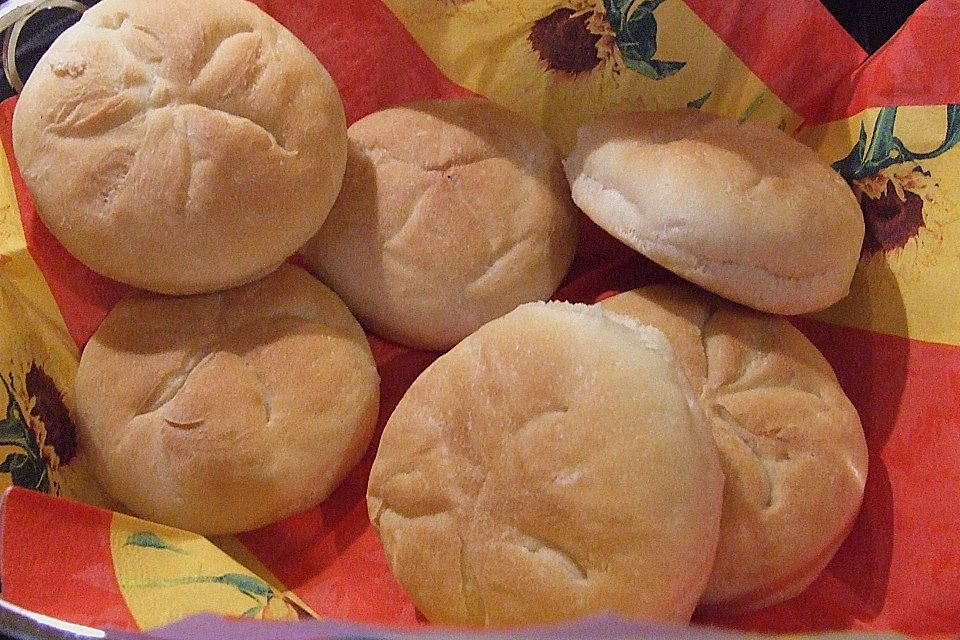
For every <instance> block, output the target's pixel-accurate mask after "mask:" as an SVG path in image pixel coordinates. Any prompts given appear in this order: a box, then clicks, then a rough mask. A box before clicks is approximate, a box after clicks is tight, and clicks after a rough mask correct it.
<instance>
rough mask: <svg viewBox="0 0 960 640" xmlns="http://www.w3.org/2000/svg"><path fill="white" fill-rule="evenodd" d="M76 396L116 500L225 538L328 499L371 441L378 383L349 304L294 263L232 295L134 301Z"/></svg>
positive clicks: (109, 328) (96, 466) (86, 360)
mask: <svg viewBox="0 0 960 640" xmlns="http://www.w3.org/2000/svg"><path fill="white" fill-rule="evenodd" d="M75 397H76V408H77V409H76V410H77V415H76V418H77V427H78V432H79V439H80V443H81V446H82V447H83V448H84V449H85V450H86V452H87V453H88V454H89V459H90V462H91V464H90V468H91V469H93V471H94V473H95V475H96V476H97V479H98V480H99V481H100V482H101V484H102V485H103V487H104V488H105V489H106V491H107V492H108V493H109V494H110V495H111V496H112V497H113V498H115V499H116V500H118V501H120V502H121V503H122V504H123V505H125V506H126V507H127V508H128V509H129V510H130V512H131V513H133V514H135V515H137V516H140V517H143V518H147V519H149V520H153V521H155V522H160V523H163V524H168V525H172V526H175V527H180V528H182V529H189V530H191V531H196V532H198V533H202V534H221V533H233V532H237V531H245V530H248V529H254V528H257V527H260V526H262V525H266V524H268V523H270V522H273V521H274V520H277V519H280V518H282V517H284V516H287V515H291V514H293V513H296V512H298V511H301V510H303V509H306V508H307V507H310V506H312V505H314V504H316V503H318V502H320V501H321V500H323V499H324V498H326V497H327V495H329V494H330V492H332V491H333V490H334V489H335V488H336V487H337V485H339V484H340V482H341V481H342V479H343V478H344V476H345V475H346V473H347V471H349V469H350V468H351V467H352V466H353V465H354V464H355V463H356V462H357V461H358V460H359V459H360V457H361V456H362V454H363V452H364V451H365V449H366V447H367V445H368V443H369V441H370V438H371V435H372V432H373V428H374V426H375V423H376V419H377V411H378V399H379V376H378V374H377V370H376V366H375V364H374V361H373V357H372V355H371V353H370V348H369V346H368V344H367V341H366V338H365V336H364V333H363V331H362V330H361V328H360V325H359V324H357V321H356V320H355V319H354V318H353V316H351V315H350V312H349V310H348V309H347V308H346V306H345V305H344V304H343V303H342V302H341V301H340V300H339V299H338V298H337V297H336V295H335V294H334V293H333V292H331V291H330V290H329V289H327V288H326V287H325V286H323V285H322V284H321V283H320V282H318V281H317V280H316V279H315V278H313V277H312V276H311V275H309V274H308V273H306V272H305V271H303V270H302V269H299V268H297V267H292V266H289V265H284V266H282V267H281V268H280V269H279V270H278V271H276V272H275V273H273V274H271V275H270V276H268V277H267V278H265V279H264V280H261V281H258V282H255V283H252V284H249V285H246V286H245V287H242V288H239V289H234V290H230V291H226V292H223V293H217V294H206V295H200V296H192V297H185V298H127V299H125V300H122V301H121V302H120V303H119V304H117V306H116V307H115V308H114V309H113V310H112V311H111V312H110V314H109V315H108V316H107V318H106V319H105V320H104V321H103V324H102V325H101V326H100V328H99V329H97V332H96V333H95V334H94V336H93V337H92V338H91V339H90V342H89V343H88V344H87V346H86V348H85V349H84V351H83V356H82V357H81V359H80V368H79V370H78V371H77V378H76V388H75Z"/></svg>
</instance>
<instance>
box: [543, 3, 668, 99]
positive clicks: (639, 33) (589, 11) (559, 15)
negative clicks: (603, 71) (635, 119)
mask: <svg viewBox="0 0 960 640" xmlns="http://www.w3.org/2000/svg"><path fill="white" fill-rule="evenodd" d="M664 1H665V0H603V1H602V2H599V0H597V1H590V0H573V1H572V2H571V3H570V6H567V7H560V8H558V9H555V10H554V11H552V12H551V13H548V14H547V15H545V16H543V17H542V18H540V19H538V20H536V21H535V22H534V23H533V25H532V27H531V28H530V34H529V36H528V39H529V41H530V45H531V47H532V48H533V49H534V51H536V52H537V54H538V55H539V57H540V60H541V61H542V62H543V64H544V65H545V66H546V68H547V69H548V70H550V71H554V72H557V73H560V74H567V75H570V76H576V75H578V74H582V73H588V72H591V71H594V70H595V69H597V68H598V67H607V68H609V69H610V70H611V72H612V73H614V74H619V73H621V72H622V71H623V70H624V69H630V70H632V71H636V72H637V73H640V74H641V75H643V76H645V77H647V78H650V79H651V80H662V79H664V78H667V77H669V76H672V75H673V74H675V73H677V72H678V71H680V69H682V68H683V67H684V65H685V64H686V63H685V62H683V61H679V60H660V59H658V58H656V57H655V56H656V53H657V20H656V17H655V16H654V11H655V10H656V8H657V7H659V6H660V5H661V4H663V2H664Z"/></svg>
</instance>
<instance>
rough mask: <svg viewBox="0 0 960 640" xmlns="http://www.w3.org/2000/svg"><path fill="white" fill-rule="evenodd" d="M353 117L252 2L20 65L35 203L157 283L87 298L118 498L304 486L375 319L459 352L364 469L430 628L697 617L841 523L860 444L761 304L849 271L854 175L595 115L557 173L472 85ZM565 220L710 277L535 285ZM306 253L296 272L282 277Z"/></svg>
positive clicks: (240, 499)
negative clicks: (558, 298)
mask: <svg viewBox="0 0 960 640" xmlns="http://www.w3.org/2000/svg"><path fill="white" fill-rule="evenodd" d="M343 114H344V110H343V106H342V104H341V101H340V98H339V95H338V93H337V90H336V87H335V85H334V83H333V81H332V80H331V78H330V75H329V74H328V73H327V72H326V70H325V69H324V68H323V66H322V65H320V63H319V62H318V61H317V60H316V58H315V57H314V56H313V54H312V53H311V52H310V51H309V50H308V49H307V48H306V47H304V46H303V45H302V44H301V43H300V42H299V41H297V39H296V38H295V37H294V36H292V34H290V33H289V31H287V30H286V29H285V28H284V27H282V26H281V25H279V24H278V23H276V21H274V20H273V19H272V18H270V17H269V16H268V15H266V14H265V13H263V12H262V11H261V10H260V9H258V8H257V7H255V6H254V5H252V4H250V3H248V2H245V1H244V0H214V1H211V2H207V3H203V4H202V6H200V5H196V4H195V3H191V2H187V0H172V1H171V2H166V3H162V4H161V3H155V2H150V1H148V0H104V1H103V2H101V3H99V4H98V5H97V6H96V7H95V8H94V9H91V10H90V11H88V12H87V13H86V14H85V15H84V17H83V18H82V19H81V20H80V22H79V23H78V24H77V25H75V26H74V27H72V28H70V29H68V30H67V31H66V32H65V33H64V35H63V36H62V37H61V38H60V39H58V40H57V42H56V43H55V44H54V45H53V47H51V49H50V50H49V51H48V52H47V54H46V55H45V56H44V57H43V58H42V59H41V61H40V63H39V64H38V65H37V68H36V71H35V72H34V73H33V75H32V76H31V78H30V79H29V80H28V82H27V85H26V86H25V88H24V91H23V94H22V96H21V98H20V100H19V102H18V104H17V107H16V112H15V116H14V131H13V140H14V151H15V154H16V158H17V161H18V164H19V168H20V171H21V172H22V174H23V177H24V180H25V182H26V184H27V186H28V188H29V189H30V191H31V193H32V195H33V197H34V200H35V203H36V206H37V210H38V212H39V214H40V217H41V219H42V220H43V221H44V223H45V224H46V225H47V226H48V227H49V229H50V231H51V232H52V233H53V235H54V236H55V237H56V238H57V239H58V240H59V241H60V242H61V243H62V244H63V245H64V247H66V249H67V250H68V251H70V252H71V253H72V254H73V255H74V256H75V257H76V258H77V259H78V260H80V261H81V262H83V263H85V264H86V265H88V266H89V267H90V268H91V269H93V270H94V271H97V272H99V273H101V274H103V275H106V276H108V277H111V278H115V279H117V280H119V281H122V282H125V283H128V284H131V285H134V286H136V287H140V288H143V289H147V290H149V291H151V292H153V293H146V292H145V293H143V294H140V295H135V296H131V297H130V298H128V299H125V300H123V301H121V302H120V303H119V304H118V305H116V307H115V308H114V309H113V310H112V311H111V312H110V314H109V315H108V317H107V318H106V320H105V321H104V322H103V324H102V326H101V327H100V328H99V329H98V330H97V332H96V334H95V335H94V336H93V338H92V339H91V340H90V342H89V343H88V344H87V345H86V347H85V349H84V351H83V355H82V357H81V362H80V366H79V370H78V374H77V380H76V386H75V404H76V409H75V416H76V420H77V424H78V427H79V433H80V438H81V442H80V446H81V447H82V448H83V449H84V450H85V451H86V452H87V453H88V455H89V459H90V460H91V461H92V463H93V466H94V468H93V471H94V473H95V475H96V476H97V478H98V479H99V481H100V482H101V483H102V484H103V486H104V488H105V489H106V490H107V492H108V493H109V494H110V495H111V496H112V497H113V498H114V499H116V500H117V501H118V502H119V503H120V505H121V507H122V508H123V509H126V510H128V511H130V512H131V513H134V514H136V515H139V516H143V517H146V518H150V519H153V520H155V521H158V522H162V523H166V524H171V525H174V526H179V527H183V528H187V529H191V530H194V531H197V532H200V533H206V534H218V533H227V532H236V531H243V530H248V529H252V528H256V527H259V526H262V525H265V524H267V523H269V522H272V521H274V520H277V519H280V518H283V517H285V516H288V515H291V514H293V513H296V512H298V511H301V510H303V509H306V508H308V507H310V506H312V505H314V504H316V503H317V502H319V501H322V500H324V499H325V498H326V497H327V496H328V495H329V494H330V492H331V491H333V490H334V489H335V488H336V486H337V485H338V484H339V483H340V482H342V480H343V478H344V477H345V475H346V474H347V473H348V471H349V470H350V468H351V467H352V466H353V465H355V464H356V463H357V461H358V460H359V459H360V457H361V456H362V455H363V453H364V451H365V450H366V449H367V448H368V447H369V446H370V442H371V439H372V437H373V430H374V425H375V423H376V421H377V412H378V399H379V390H378V387H379V374H378V372H377V369H376V365H375V362H374V360H373V357H372V355H371V351H370V348H369V346H368V344H367V342H366V339H365V336H364V333H363V328H365V329H366V330H367V331H369V332H372V333H377V334H380V335H382V336H384V337H386V338H388V339H391V340H395V341H398V342H401V343H405V344H407V345H409V346H414V347H418V348H427V349H434V350H438V351H443V350H447V351H446V352H445V353H442V354H441V355H439V357H438V358H437V359H436V361H435V362H434V363H433V364H432V365H431V366H430V367H428V368H427V369H426V370H425V371H424V372H423V373H422V374H421V375H420V377H419V378H418V379H417V380H416V381H415V382H414V383H413V384H412V385H411V386H410V387H409V389H408V391H407V392H406V394H405V395H404V397H403V398H402V399H401V401H400V402H399V404H398V405H397V407H396V409H395V411H394V412H393V414H392V415H391V416H389V419H388V420H387V423H386V427H385V430H384V432H383V435H382V437H381V439H380V441H379V443H378V445H377V446H378V448H377V452H376V458H375V461H374V463H373V468H372V471H371V474H370V478H369V484H368V490H367V504H368V508H369V514H370V519H371V522H372V524H373V526H374V527H375V528H376V530H377V532H378V534H379V536H380V539H381V541H382V543H383V548H384V551H385V554H386V558H387V561H388V562H389V565H390V568H391V569H392V571H393V572H394V574H395V575H396V577H397V578H398V580H399V581H400V583H401V584H402V585H403V587H404V588H405V589H406V590H407V592H408V593H409V594H410V596H411V597H412V598H413V600H414V602H415V603H416V604H417V606H418V607H419V608H420V609H421V611H422V612H423V613H424V614H425V615H426V616H427V617H428V618H429V619H430V620H431V621H433V622H437V623H459V624H470V625H480V626H487V625H510V624H527V623H534V622H546V621H554V620H565V619H569V618H572V617H576V616H580V615H585V614H589V613H595V612H604V611H614V612H618V613H621V614H623V615H628V616H633V617H641V618H649V619H656V620H666V621H674V622H685V621H688V620H690V618H691V616H692V615H693V613H694V611H695V610H696V609H697V608H698V607H700V608H703V609H720V610H725V611H743V610H749V609H753V608H757V607H761V606H766V605H768V604H771V603H774V602H779V601H782V600H784V599H787V598H790V597H792V596H793V595H795V594H797V593H798V592H799V591H801V590H802V589H803V588H805V587H806V586H807V585H808V584H809V583H810V582H811V581H812V580H813V579H814V578H815V577H816V575H817V574H818V573H819V572H820V571H821V570H822V569H823V567H824V566H825V565H826V564H827V563H828V562H829V560H830V558H831V557H832V556H833V554H834V553H835V551H836V549H837V548H838V546H839V545H840V543H841V542H842V540H843V539H844V537H845V536H846V534H847V532H848V531H849V529H850V527H851V526H852V523H853V521H854V519H855V517H856V514H857V512H858V509H859V506H860V502H861V500H862V496H863V488H864V483H865V479H866V472H867V469H866V467H867V457H866V446H865V443H864V437H863V432H862V429H861V426H860V421H859V418H858V416H857V414H856V411H855V409H854V408H853V406H852V405H851V403H850V401H849V400H848V399H847V398H846V396H845V395H844V393H843V391H842V389H841V388H840V385H839V384H838V382H837V379H836V377H835V375H834V373H833V371H832V370H831V368H830V365H829V364H828V363H827V362H826V360H824V358H823V356H822V355H821V354H820V353H819V352H818V351H817V350H816V348H815V347H814V346H813V345H812V344H810V342H809V341H807V340H806V338H804V337H803V335H802V334H800V333H799V332H798V331H797V330H795V329H794V328H793V327H792V325H790V324H789V323H788V322H787V321H786V320H785V319H783V318H782V317H779V316H774V315H770V313H781V314H785V313H800V312H805V311H811V310H816V309H822V308H824V307H826V306H828V305H830V304H832V303H834V302H836V301H837V300H839V299H840V298H842V297H843V296H844V295H845V294H846V292H847V291H848V289H849V286H850V281H851V279H852V275H853V270H854V268H855V266H856V264H857V259H858V255H859V249H860V244H861V242H862V239H863V220H862V217H861V213H860V211H859V209H858V207H857V204H856V201H855V199H854V197H853V195H852V193H851V192H850V190H849V189H848V188H847V186H846V185H845V183H844V182H843V181H842V179H840V178H839V176H837V175H836V174H835V173H834V172H833V171H832V170H831V169H830V168H829V167H827V166H826V165H825V164H823V163H822V162H821V161H820V160H819V159H817V157H816V156H815V154H814V153H813V152H812V151H811V150H809V149H807V148H806V147H804V146H803V145H801V144H799V143H798V142H796V141H794V140H793V139H791V138H790V137H789V136H787V135H786V134H784V133H783V132H780V131H778V130H776V129H774V128H772V127H767V126H764V125H760V124H742V125H740V124H737V123H736V122H735V121H733V120H730V119H728V118H724V117H720V116H715V115H711V114H706V113H700V112H697V111H670V112H662V113H653V112H647V113H633V114H618V115H615V116H608V117H603V118H599V119H597V120H596V121H594V122H592V123H587V124H586V125H584V126H583V127H582V128H581V130H580V132H579V135H578V142H577V146H576V148H575V149H574V150H573V152H572V153H571V154H570V156H569V157H568V158H567V159H566V160H565V161H563V162H562V163H561V159H560V155H559V153H558V152H557V150H556V149H555V148H554V146H553V145H552V143H551V142H550V141H549V140H548V139H547V138H546V137H545V136H544V134H543V133H542V132H540V131H539V130H538V129H536V127H534V126H533V125H531V124H530V123H528V122H527V121H526V120H524V119H523V118H522V117H520V116H518V115H517V114H513V113H511V112H510V111H508V110H506V109H504V108H503V107H500V106H497V105H494V104H492V103H490V102H488V101H486V100H484V99H482V98H471V99H462V100H446V101H444V100H432V101H423V102H418V103H411V104H406V105H394V106H392V107H390V108H387V109H384V110H382V111H380V112H377V113H374V114H371V115H369V116H367V117H366V118H363V119H361V120H359V121H358V122H356V123H354V124H353V125H352V126H351V127H350V129H349V130H348V129H347V128H346V122H345V121H344V115H343ZM564 177H566V180H565V179H564ZM577 207H579V208H580V209H581V210H582V211H583V212H584V213H585V214H586V215H587V216H589V217H590V218H591V219H593V220H594V221H595V222H597V224H599V225H600V226H601V227H603V228H604V229H606V230H607V231H608V232H610V233H611V234H612V235H613V236H615V237H617V238H618V239H620V240H621V241H623V242H625V243H626V244H628V245H629V246H631V247H633V248H634V249H636V250H637V251H638V252H640V253H643V254H644V255H646V256H647V257H649V258H651V259H652V260H654V261H656V262H658V263H659V264H661V265H662V266H663V267H665V268H666V269H669V270H672V271H674V272H675V273H677V274H678V275H679V276H681V277H682V278H685V279H686V280H689V281H690V282H692V283H694V284H696V285H699V286H700V287H703V288H704V289H707V290H709V291H712V292H713V294H716V295H712V294H708V293H706V292H705V291H703V290H700V289H697V288H696V287H694V286H693V285H684V286H680V285H671V286H661V287H652V288H646V289H641V290H636V291H631V292H626V293H623V294H620V295H617V296H614V297H612V298H609V299H607V300H604V301H603V302H601V303H599V304H598V305H593V306H587V305H569V304H565V303H555V302H543V301H544V300H546V299H548V298H549V297H550V296H551V295H552V294H553V293H554V290H555V289H556V287H557V286H558V285H559V284H560V282H561V280H562V279H563V276H564V274H565V273H566V271H567V270H568V268H569V266H570V264H571V260H572V258H573V254H574V251H575V247H576V243H577V233H576V228H577V216H578V212H577ZM300 249H302V255H303V257H304V258H305V260H306V263H307V264H308V266H309V267H310V269H311V270H312V271H313V275H311V274H310V273H307V272H306V271H304V270H302V269H300V268H298V267H294V266H290V265H284V264H283V263H284V261H285V260H286V259H287V258H289V257H290V256H291V255H292V254H294V253H295V252H296V251H297V250H300ZM318 278H319V279H318ZM321 281H322V282H321ZM328 287H329V288H328ZM171 294H173V295H179V296H182V297H171ZM720 296H722V297H724V298H727V299H729V300H732V301H733V302H730V301H727V300H724V299H722V298H721V297H720ZM341 298H342V300H341ZM734 303H739V304H734ZM740 305H744V306H740ZM747 307H752V309H749V308H747ZM354 316H356V317H357V318H359V322H358V320H357V319H355V318H354ZM361 325H362V326H363V328H361ZM131 465H132V466H133V467H135V469H134V470H133V472H132V473H131ZM251 495H253V496H256V498H255V500H251V499H250V496H251Z"/></svg>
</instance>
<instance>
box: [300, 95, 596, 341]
mask: <svg viewBox="0 0 960 640" xmlns="http://www.w3.org/2000/svg"><path fill="white" fill-rule="evenodd" d="M349 136H350V149H349V153H348V160H347V173H346V177H345V178H344V184H343V190H342V191H341V193H340V196H339V197H338V199H337V202H336V204H335V205H334V207H333V211H332V212H331V213H330V218H329V220H328V221H327V222H326V224H325V225H324V226H323V228H322V229H321V230H320V233H319V234H318V235H317V237H316V238H314V239H313V240H312V241H311V242H310V243H309V244H308V245H307V246H306V247H304V249H303V256H304V258H305V259H306V260H307V262H308V264H309V265H310V266H311V268H312V269H313V270H314V271H315V272H316V273H317V274H318V275H319V276H320V279H321V280H323V281H324V282H326V283H327V284H328V285H330V287H331V288H332V289H333V290H334V291H336V292H337V293H338V294H340V296H342V297H343V299H344V301H345V302H346V303H347V306H349V307H350V309H351V310H352V311H353V312H354V313H355V314H356V315H357V317H358V318H360V321H361V322H362V323H363V324H364V326H366V327H367V328H368V329H370V330H372V331H373V332H374V333H377V334H379V335H381V336H383V337H386V338H389V339H390V340H394V341H396V342H399V343H402V344H405V345H408V346H412V347H417V348H425V349H438V350H441V349H448V348H450V347H452V346H453V345H455V344H456V343H457V342H459V341H460V340H461V339H463V338H465V337H466V336H467V335H468V334H470V333H472V332H473V331H475V330H476V329H477V328H478V327H480V325H482V324H483V323H485V322H487V321H488V320H492V319H493V318H496V317H498V316H501V315H503V314H505V313H507V312H508V311H510V310H511V309H513V308H514V307H516V306H517V305H518V304H521V303H524V302H531V301H534V300H545V299H546V298H548V297H550V295H551V294H552V293H553V292H554V290H555V289H556V288H557V286H558V285H559V284H560V281H561V280H562V279H563V276H564V274H566V272H567V268H568V267H569V266H570V262H571V260H572V259H573V253H574V249H575V248H576V241H577V212H576V207H574V206H573V202H572V201H571V200H570V191H569V187H568V186H567V184H566V181H565V180H564V176H563V168H562V166H561V164H560V156H559V153H558V152H557V151H556V150H555V149H554V147H553V145H552V143H551V142H550V140H549V139H548V138H547V137H546V136H545V135H544V134H543V133H542V132H540V131H539V130H538V129H537V128H536V127H534V126H533V125H532V124H530V123H528V122H526V121H524V120H523V119H522V118H520V117H519V116H517V115H516V114H514V113H512V112H510V111H508V110H506V109H504V108H502V107H499V106H497V105H495V104H494V103H492V102H489V101H487V100H482V99H476V98H466V99H457V100H428V101H424V102H416V103H411V104H406V105H401V106H398V107H393V108H389V109H385V110H383V111H379V112H377V113H373V114H370V115H368V116H367V117H365V118H362V119H361V120H359V121H357V122H355V123H354V124H352V125H351V126H350V129H349Z"/></svg>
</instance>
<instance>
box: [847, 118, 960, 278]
mask: <svg viewBox="0 0 960 640" xmlns="http://www.w3.org/2000/svg"><path fill="white" fill-rule="evenodd" d="M896 118H897V107H884V108H882V109H880V111H879V113H878V115H877V121H876V125H875V127H874V131H873V135H872V136H870V137H869V139H868V136H867V133H866V129H865V127H864V126H863V125H862V124H861V126H860V135H859V139H858V140H857V142H856V144H855V145H854V147H853V149H851V151H850V153H849V154H848V155H847V156H846V157H845V158H843V159H841V160H838V161H837V162H835V163H833V168H834V169H835V170H836V171H837V172H838V173H840V175H841V176H843V177H844V179H846V181H847V182H848V183H849V184H850V187H851V188H852V189H853V192H854V194H855V195H856V196H857V200H858V201H859V203H860V207H861V209H862V210H863V217H864V226H865V235H864V241H863V249H862V251H861V259H862V260H866V261H871V260H886V261H888V262H889V263H890V265H891V268H893V269H894V271H896V272H898V273H900V274H901V275H902V276H909V275H910V274H911V272H912V271H913V268H914V267H916V266H924V265H925V264H927V263H928V262H929V261H930V260H932V259H933V258H934V257H935V256H936V255H937V254H938V253H939V250H940V247H941V244H942V238H943V228H944V227H945V226H946V225H947V224H950V223H952V222H953V221H954V218H955V215H954V214H951V213H950V212H951V211H952V209H953V207H951V206H949V205H948V203H947V202H946V196H945V194H944V193H943V192H942V190H941V189H940V183H939V181H938V180H937V177H936V176H935V175H934V174H933V173H932V172H931V171H930V170H929V169H928V167H927V166H926V162H927V161H929V160H932V159H934V158H937V157H938V156H941V155H943V154H944V153H946V152H947V151H949V150H950V149H952V148H953V147H954V146H955V145H956V144H957V143H958V142H960V104H951V105H947V106H946V123H947V126H946V132H945V135H944V139H943V141H942V142H941V143H940V144H939V145H938V146H937V147H936V148H934V149H931V150H930V151H926V152H916V151H913V150H911V149H909V148H907V146H906V145H905V144H904V143H903V141H902V140H900V138H898V137H897V136H896V135H895V134H894V125H895V124H896Z"/></svg>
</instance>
